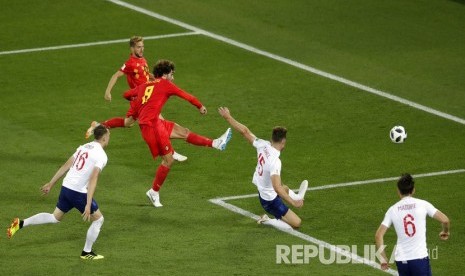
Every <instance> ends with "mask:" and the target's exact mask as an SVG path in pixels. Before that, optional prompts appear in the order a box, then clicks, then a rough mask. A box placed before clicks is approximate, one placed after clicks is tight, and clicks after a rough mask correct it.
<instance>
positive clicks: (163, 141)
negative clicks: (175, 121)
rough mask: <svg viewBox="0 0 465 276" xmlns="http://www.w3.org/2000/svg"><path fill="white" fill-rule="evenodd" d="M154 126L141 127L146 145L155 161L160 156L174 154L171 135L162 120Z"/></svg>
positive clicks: (155, 122) (157, 121)
mask: <svg viewBox="0 0 465 276" xmlns="http://www.w3.org/2000/svg"><path fill="white" fill-rule="evenodd" d="M153 124H154V125H153V126H149V125H139V127H140V131H141V133H142V138H144V140H145V143H147V146H148V147H149V149H150V152H151V153H152V157H153V159H155V158H157V157H158V156H164V155H167V154H168V153H173V146H172V145H171V142H170V135H169V134H168V131H167V130H166V127H165V125H164V123H163V122H162V120H156V121H154V122H153Z"/></svg>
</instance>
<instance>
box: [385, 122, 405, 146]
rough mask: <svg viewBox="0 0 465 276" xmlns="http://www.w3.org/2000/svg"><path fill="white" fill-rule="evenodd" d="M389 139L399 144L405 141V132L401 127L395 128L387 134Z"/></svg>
mask: <svg viewBox="0 0 465 276" xmlns="http://www.w3.org/2000/svg"><path fill="white" fill-rule="evenodd" d="M389 137H390V138H391V141H392V142H394V143H397V144H400V143H403V142H404V141H405V139H407V132H406V131H405V128H404V127H403V126H395V127H393V128H392V129H391V131H390V132H389Z"/></svg>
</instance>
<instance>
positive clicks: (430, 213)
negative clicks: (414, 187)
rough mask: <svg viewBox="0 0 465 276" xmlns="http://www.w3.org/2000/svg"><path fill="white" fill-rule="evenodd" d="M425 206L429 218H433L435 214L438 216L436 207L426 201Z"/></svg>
mask: <svg viewBox="0 0 465 276" xmlns="http://www.w3.org/2000/svg"><path fill="white" fill-rule="evenodd" d="M424 204H425V209H426V213H427V214H428V216H430V217H433V216H434V214H436V212H437V211H438V209H436V207H434V206H433V204H431V203H429V202H428V201H424Z"/></svg>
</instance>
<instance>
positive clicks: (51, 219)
mask: <svg viewBox="0 0 465 276" xmlns="http://www.w3.org/2000/svg"><path fill="white" fill-rule="evenodd" d="M58 222H60V221H59V220H57V219H56V218H55V216H54V215H53V214H50V213H39V214H37V215H34V216H32V217H29V218H27V219H25V220H24V223H23V227H26V226H29V225H38V224H46V223H58Z"/></svg>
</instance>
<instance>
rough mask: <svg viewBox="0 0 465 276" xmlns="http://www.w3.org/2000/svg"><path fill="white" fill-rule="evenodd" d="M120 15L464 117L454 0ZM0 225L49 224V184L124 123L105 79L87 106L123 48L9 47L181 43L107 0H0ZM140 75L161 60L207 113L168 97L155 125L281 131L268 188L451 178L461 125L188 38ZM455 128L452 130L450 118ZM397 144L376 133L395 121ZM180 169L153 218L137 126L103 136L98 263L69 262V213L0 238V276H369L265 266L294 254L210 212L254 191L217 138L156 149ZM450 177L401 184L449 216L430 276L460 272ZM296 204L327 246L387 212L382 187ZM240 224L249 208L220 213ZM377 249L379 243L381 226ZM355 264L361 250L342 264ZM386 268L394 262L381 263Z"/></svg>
mask: <svg viewBox="0 0 465 276" xmlns="http://www.w3.org/2000/svg"><path fill="white" fill-rule="evenodd" d="M128 3H131V4H134V5H136V6H140V7H142V8H144V9H147V10H150V11H153V12H156V13H159V14H162V15H165V16H167V17H170V18H173V19H177V20H179V21H182V22H185V23H187V24H190V25H193V26H196V27H198V28H201V29H203V30H206V31H209V32H212V33H214V34H217V35H220V36H224V37H227V38H230V39H233V40H235V41H238V42H241V43H244V44H247V45H250V46H252V47H255V48H257V49H260V50H264V51H267V52H270V53H273V54H276V55H278V56H281V57H284V58H288V59H290V60H293V61H296V62H298V63H301V64H305V65H308V66H311V67H314V68H317V69H319V70H322V71H325V72H328V73H331V74H334V75H337V76H340V77H343V78H346V79H348V80H351V81H354V82H357V83H360V84H363V85H366V86H368V87H371V88H373V89H377V90H380V91H384V92H387V93H390V94H392V95H395V96H398V97H401V98H403V99H406V100H409V101H412V102H415V103H418V104H421V105H423V106H427V107H429V108H431V109H434V110H438V111H441V112H444V113H447V114H450V115H452V116H455V117H457V118H465V85H464V81H463V80H464V79H465V73H464V70H463V69H464V68H465V53H464V45H465V28H463V22H464V21H465V5H464V3H463V1H446V0H428V1H426V0H419V1H410V2H406V1H398V0H396V1H368V0H358V1H334V0H329V1H328V0H324V1H318V0H315V1H303V0H302V1H301V0H292V1H277V0H270V1H246V0H238V1H215V0H189V1H186V0H174V1H158V0H157V1H144V0H128ZM0 6H1V7H2V8H1V10H2V11H1V12H0V14H1V16H0V26H1V28H0V68H1V69H0V70H1V74H0V90H1V92H0V111H1V112H0V129H1V137H0V145H1V147H0V160H1V170H0V176H1V178H0V179H1V182H0V183H1V187H2V192H1V193H0V202H1V207H2V208H1V211H0V222H1V224H0V225H3V227H4V228H3V229H4V231H5V229H6V227H7V226H8V225H9V223H10V221H11V219H12V218H13V217H16V216H19V217H20V218H25V217H29V216H31V215H33V214H36V213H39V212H52V211H53V209H54V206H55V203H56V200H57V196H58V192H59V186H58V185H57V186H56V187H55V188H54V190H52V192H51V193H50V195H48V196H47V197H42V196H41V195H40V192H39V188H40V187H41V186H42V185H43V184H45V183H46V182H48V181H49V179H50V178H51V177H52V176H53V174H54V173H55V171H56V170H57V169H58V168H59V166H60V165H61V164H62V163H63V162H64V161H65V160H66V159H67V158H68V157H69V155H70V154H71V153H72V152H73V151H74V150H75V148H76V147H77V146H78V145H80V144H82V143H85V142H86V141H85V139H84V132H85V130H86V129H87V127H88V125H89V123H90V122H91V121H92V120H104V119H107V118H110V117H114V116H123V115H124V114H125V112H126V110H127V108H128V104H127V102H126V101H125V100H124V99H123V98H122V97H119V96H120V95H121V94H122V92H123V91H124V90H125V89H126V83H125V80H124V79H120V80H119V81H118V83H117V85H116V86H115V88H114V90H113V101H112V103H111V104H109V103H107V102H105V101H104V99H103V95H104V91H105V88H106V86H107V83H108V81H109V79H110V77H111V75H112V74H113V73H114V72H115V71H116V70H117V69H118V68H119V67H120V66H121V65H122V64H123V62H124V61H125V60H126V58H127V56H128V54H129V50H128V45H127V43H113V44H106V45H96V46H88V47H79V48H67V49H58V50H48V51H37V52H24V53H16V54H11V53H6V52H8V51H15V50H21V49H34V48H42V47H50V46H60V45H72V44H80V43H88V42H99V41H109V40H116V39H126V38H129V37H130V36H132V35H136V34H137V35H142V36H146V37H148V36H156V35H166V34H177V33H185V32H190V31H189V30H187V29H184V28H182V27H179V26H176V25H173V24H171V23H168V22H164V21H160V20H157V19H155V18H152V17H150V16H147V15H144V14H141V13H138V12H135V11H132V10H129V9H127V8H123V7H121V6H118V5H115V4H113V3H110V2H108V1H103V0H98V1H91V0H84V1H70V0H63V1H50V0H46V1H27V0H18V1H6V0H0ZM145 56H146V58H147V60H148V62H149V63H150V64H154V62H155V61H156V60H157V59H160V58H166V59H170V60H173V61H174V62H175V63H176V65H177V70H176V79H175V82H176V83H177V84H178V85H179V86H180V87H181V88H183V89H185V90H187V91H189V92H191V93H192V94H194V95H196V96H197V97H198V98H199V99H200V100H201V101H202V103H204V105H205V106H206V107H207V108H208V114H207V115H206V116H201V115H200V114H199V113H198V111H197V110H196V109H195V108H194V107H192V106H191V105H189V104H188V103H185V102H183V101H181V100H178V99H174V100H171V101H169V102H168V104H167V105H166V107H165V109H164V111H163V114H164V116H165V117H166V118H168V119H170V120H174V121H176V122H178V123H180V124H181V125H183V126H186V127H188V128H189V129H191V130H192V131H195V132H197V133H200V134H203V135H205V136H209V137H212V138H216V137H217V136H219V135H221V134H222V133H223V132H224V130H225V129H226V128H227V127H228V125H227V124H226V122H225V121H224V120H223V119H222V118H221V117H220V116H219V115H218V114H217V112H216V108H217V107H219V106H228V107H229V108H230V110H231V112H232V114H233V115H234V116H235V117H236V118H237V119H238V120H239V121H241V122H243V123H245V124H246V125H247V126H248V127H249V128H250V129H251V130H252V131H253V132H254V133H255V134H256V135H257V136H259V137H261V138H265V139H267V138H269V135H270V131H271V128H272V127H273V126H275V125H284V126H286V127H287V128H288V130H289V132H288V143H287V147H286V149H285V150H284V151H283V153H282V155H281V160H282V163H283V171H282V178H283V180H284V182H285V183H286V184H288V185H289V186H291V187H293V188H297V186H298V184H299V183H300V181H302V180H303V179H308V180H309V181H310V185H311V186H321V185H327V184H333V183H347V182H352V181H359V180H369V179H378V178H385V177H393V176H399V175H400V174H401V173H403V172H410V173H412V174H422V173H430V172H440V171H449V170H457V169H464V168H465V162H464V161H465V144H464V137H465V125H464V124H461V123H458V122H454V121H451V120H448V119H445V118H442V117H438V116H436V115H433V114H431V113H427V112H424V111H421V110H418V109H416V108H413V107H411V106H408V105H405V104H401V103H399V102H395V101H391V100H389V99H386V98H383V97H379V96H376V95H373V94H370V93H367V92H365V91H363V90H360V89H357V88H354V87H351V86H347V85H345V84H342V83H339V82H336V81H333V80H330V79H327V78H324V77H322V76H318V75H315V74H312V73H310V72H307V71H305V70H302V69H299V68H296V67H293V66H291V65H288V64H285V63H282V62H280V61H277V60H273V59H269V58H267V57H264V56H261V55H258V54H256V53H254V52H250V51H246V50H244V49H241V48H238V47H235V46H233V45H231V44H226V43H223V42H221V41H218V40H215V39H212V38H210V37H207V36H204V35H200V34H197V35H190V36H181V37H171V38H164V39H152V40H146V41H145ZM462 120H463V119H462ZM398 124H399V125H403V126H404V127H405V128H406V130H407V132H408V139H407V141H406V143H404V144H399V145H397V144H393V143H392V142H391V141H390V140H389V137H388V133H389V130H390V128H391V127H392V126H394V125H398ZM173 145H174V147H175V149H176V150H177V151H179V152H180V153H182V154H185V155H187V156H188V157H189V159H188V161H187V162H185V163H182V164H175V165H174V167H173V168H172V170H171V172H170V175H169V176H168V179H167V181H166V182H165V184H164V186H163V188H162V190H161V199H162V203H163V204H164V207H163V208H160V209H155V208H154V207H153V206H151V205H150V204H149V202H148V200H147V198H146V196H145V192H146V190H147V189H148V188H149V187H150V186H151V182H152V179H153V176H154V173H155V169H156V167H157V166H158V164H159V162H160V160H156V161H153V160H152V159H151V155H150V153H149V151H148V148H147V146H146V145H145V143H144V142H143V140H142V139H141V135H140V133H139V129H138V127H137V126H135V127H133V128H131V129H114V130H113V131H112V138H111V141H110V145H109V147H108V148H107V150H106V151H107V154H108V157H109V162H108V164H107V167H106V168H105V170H104V171H103V173H102V175H101V177H100V180H99V183H98V186H97V191H96V195H95V198H96V200H97V201H98V203H99V205H100V208H101V211H102V213H103V214H104V216H105V223H104V225H103V227H102V231H101V233H100V236H99V238H98V240H97V242H96V244H95V245H94V248H95V249H96V251H97V252H98V253H99V254H102V255H104V256H105V259H104V260H102V261H95V262H84V261H82V260H80V259H79V258H78V254H79V253H80V251H81V250H82V247H83V245H84V239H85V234H86V231H87V228H88V224H87V223H83V222H82V221H81V219H80V217H79V215H78V212H77V211H75V210H74V211H71V212H70V213H69V214H68V215H67V216H66V217H65V219H64V220H63V221H62V222H61V223H60V224H58V225H44V226H35V227H29V228H25V229H23V230H21V231H20V232H18V233H17V234H16V235H15V236H14V237H13V239H12V240H8V239H7V237H6V234H3V235H1V236H0V274H2V275H54V274H56V275H71V274H73V275H85V274H87V275H114V274H117V273H118V274H121V275H144V274H146V275H147V274H148V275H152V274H160V275H168V274H171V275H218V274H224V275H287V274H289V275H386V274H385V273H384V272H382V271H379V270H376V269H374V268H371V267H369V266H366V265H363V264H331V265H326V264H323V263H321V262H319V261H318V259H312V260H311V261H310V263H309V264H276V245H277V244H284V245H305V244H308V242H306V241H304V240H302V239H299V238H296V237H293V236H290V235H287V234H285V233H282V232H280V231H277V230H275V229H272V228H268V227H261V226H259V225H257V224H256V223H255V222H254V221H253V220H251V219H250V218H246V217H244V216H240V215H238V214H236V213H233V212H230V211H228V210H226V209H224V208H221V207H219V206H217V205H214V204H212V203H210V202H209V199H212V198H217V197H224V196H233V195H244V194H253V193H256V190H255V188H254V186H253V185H252V184H251V176H252V173H253V170H254V167H255V150H254V149H253V148H252V147H251V146H250V145H248V144H247V143H246V141H245V140H244V139H243V138H242V137H240V135H239V134H238V133H236V132H235V133H233V138H232V140H231V142H230V144H229V145H228V147H227V150H226V151H225V152H218V151H216V150H213V149H206V148H198V147H194V146H191V145H188V144H186V143H184V142H183V141H173ZM464 181H465V173H457V174H449V175H442V176H434V177H425V178H419V179H417V181H416V183H417V194H416V195H417V196H418V197H420V198H423V199H426V200H428V201H430V202H431V203H433V204H434V205H435V206H436V207H437V208H439V209H440V210H441V211H443V212H444V213H446V214H447V215H448V216H449V217H450V219H451V221H452V228H451V238H450V240H449V241H447V242H442V241H440V240H439V238H438V233H439V231H440V225H439V223H437V222H436V221H433V220H431V219H430V220H428V229H427V238H428V245H429V247H430V248H438V258H437V259H433V260H432V261H431V264H432V270H433V273H434V274H435V275H461V274H463V271H464V269H465V266H464V264H463V257H464V254H463V246H464V245H465V238H464V236H463V233H465V226H464V222H463V213H462V214H461V212H463V210H464V208H465V203H464V200H463V199H464V198H465V192H464V189H463V184H464ZM307 196H308V198H307V200H306V202H305V206H304V207H303V208H302V209H300V210H297V213H298V214H299V216H301V217H302V219H303V225H302V227H301V228H300V229H299V231H301V232H302V233H305V234H307V235H309V236H312V237H315V238H317V239H320V240H323V241H326V242H328V243H331V244H337V245H358V246H360V247H362V246H363V245H365V244H373V243H374V234H375V231H376V229H377V228H378V226H379V224H380V222H381V220H382V218H383V216H384V213H385V211H386V210H387V208H388V207H389V206H390V205H392V204H393V203H394V202H396V201H397V200H398V198H397V195H396V191H395V183H394V182H393V181H389V182H383V183H378V184H373V185H371V184H369V185H361V186H354V187H346V188H337V189H327V190H318V191H310V192H309V193H308V194H307ZM229 203H232V204H234V205H236V206H238V207H240V208H243V209H245V210H248V211H250V212H252V213H254V214H261V213H262V209H261V207H260V205H259V202H258V200H257V198H246V199H238V200H233V201H230V202H229ZM386 243H387V244H388V246H391V248H392V246H393V245H394V243H395V234H394V230H393V229H390V230H389V232H388V234H387V237H386ZM359 255H360V252H359ZM392 267H394V268H395V265H394V266H392Z"/></svg>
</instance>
